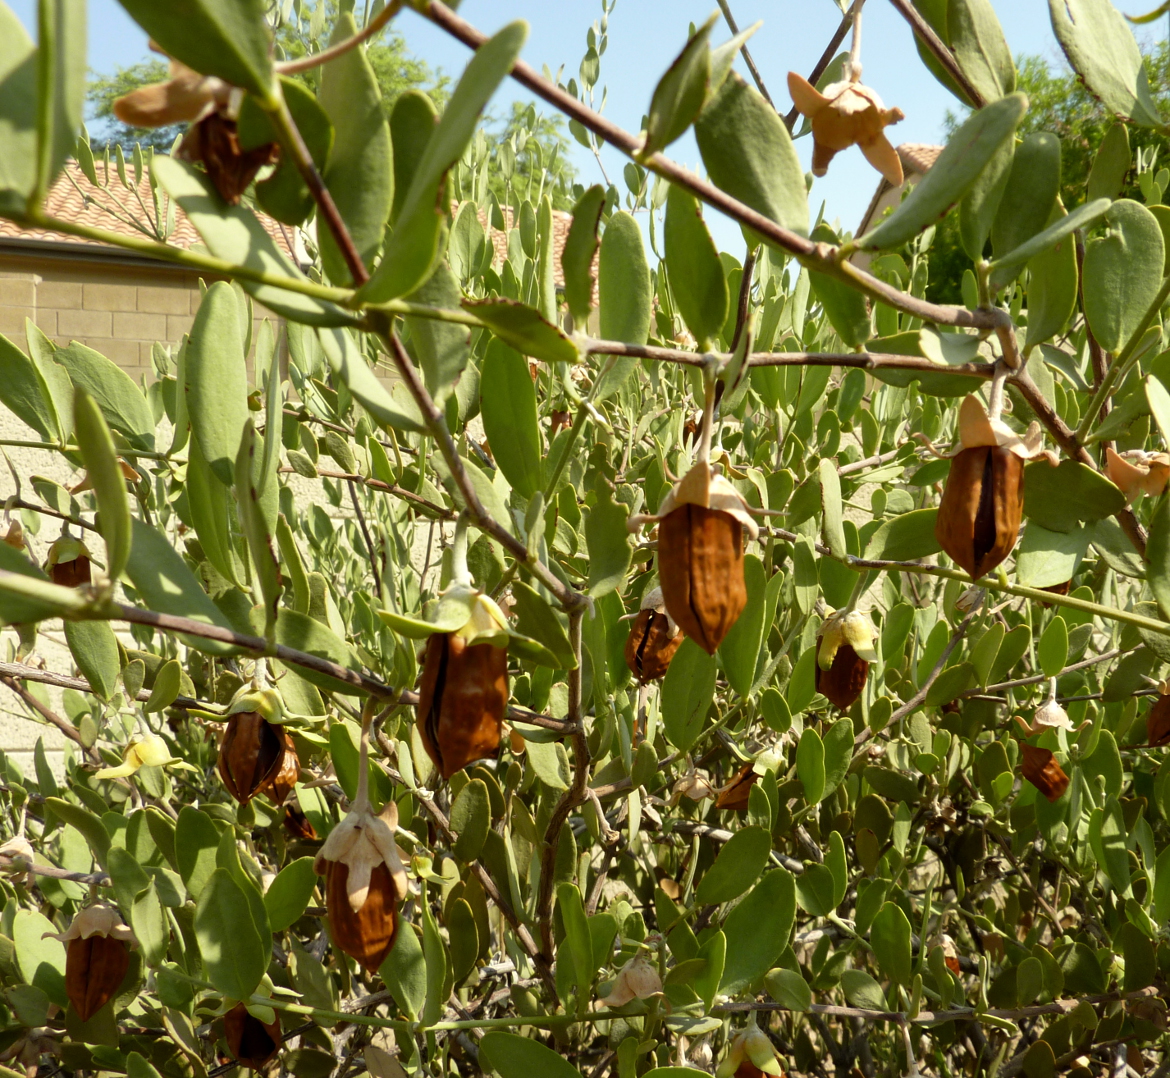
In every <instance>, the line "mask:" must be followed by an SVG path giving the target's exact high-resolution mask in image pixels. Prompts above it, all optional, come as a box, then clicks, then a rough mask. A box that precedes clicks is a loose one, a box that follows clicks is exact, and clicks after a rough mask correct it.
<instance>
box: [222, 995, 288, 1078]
mask: <svg viewBox="0 0 1170 1078" xmlns="http://www.w3.org/2000/svg"><path fill="white" fill-rule="evenodd" d="M223 1037H224V1040H225V1041H227V1046H228V1051H229V1052H231V1054H232V1057H233V1058H234V1059H235V1060H236V1061H237V1062H239V1063H241V1064H243V1065H244V1066H245V1067H251V1068H252V1070H254V1071H259V1070H263V1069H264V1068H265V1067H267V1066H268V1064H269V1063H271V1062H272V1061H273V1059H275V1058H276V1053H277V1052H279V1051H280V1045H281V1042H282V1041H283V1040H284V1034H282V1033H281V1031H280V1018H279V1017H278V1018H277V1019H276V1020H275V1021H274V1022H272V1023H268V1022H261V1021H260V1019H259V1018H257V1017H256V1016H255V1015H254V1014H250V1013H249V1011H248V1008H247V1007H245V1006H244V1005H243V1004H242V1003H237V1004H236V1005H235V1006H234V1007H233V1008H232V1009H231V1010H230V1011H228V1012H227V1014H225V1015H224V1016H223Z"/></svg>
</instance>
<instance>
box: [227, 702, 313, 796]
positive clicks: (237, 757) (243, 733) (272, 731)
mask: <svg viewBox="0 0 1170 1078" xmlns="http://www.w3.org/2000/svg"><path fill="white" fill-rule="evenodd" d="M290 755H291V757H292V760H293V761H294V762H295V760H296V755H297V754H296V750H295V749H294V748H293V747H292V740H291V739H290V738H289V736H288V733H287V732H286V731H285V729H284V727H283V726H278V725H276V724H275V723H271V722H267V721H265V719H264V718H263V717H262V716H261V715H260V714H259V712H256V711H241V712H237V713H236V714H234V715H232V716H231V717H230V718H229V719H228V721H227V726H226V727H225V729H224V732H223V737H222V738H221V740H220V743H219V761H218V768H219V777H220V778H221V779H223V784H224V785H225V786H226V787H227V790H228V793H230V794H231V795H232V797H234V798H235V799H236V800H237V801H239V803H240V804H241V805H246V804H247V803H248V802H249V801H251V800H252V798H253V797H255V796H256V795H257V794H258V793H262V792H263V791H264V790H265V789H267V788H268V786H269V785H270V784H271V783H272V782H273V781H274V780H275V779H276V778H277V777H278V776H279V775H280V774H281V773H282V769H283V768H284V767H285V761H286V760H287V759H288V757H289V756H290ZM293 782H294V783H295V782H296V774H295V773H294V775H293ZM287 794H288V789H286V790H285V795H286V796H287ZM280 800H281V801H283V800H284V798H280Z"/></svg>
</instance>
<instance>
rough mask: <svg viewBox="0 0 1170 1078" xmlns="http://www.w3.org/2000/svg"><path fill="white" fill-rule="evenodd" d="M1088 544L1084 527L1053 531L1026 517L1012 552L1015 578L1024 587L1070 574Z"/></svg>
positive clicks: (1058, 580) (1046, 585)
mask: <svg viewBox="0 0 1170 1078" xmlns="http://www.w3.org/2000/svg"><path fill="white" fill-rule="evenodd" d="M1088 548H1089V533H1088V529H1086V528H1075V529H1073V530H1072V531H1071V532H1053V531H1049V530H1048V529H1047V528H1043V527H1041V526H1040V525H1039V524H1037V523H1036V521H1034V520H1029V521H1028V523H1027V525H1026V526H1025V528H1024V537H1023V539H1021V540H1020V547H1019V550H1018V551H1017V552H1016V580H1017V582H1018V583H1020V584H1023V585H1024V586H1025V587H1027V588H1051V587H1052V586H1053V585H1055V584H1063V583H1064V582H1065V581H1067V580H1071V579H1072V578H1073V574H1074V573H1075V572H1076V571H1077V569H1078V568H1079V567H1080V564H1081V559H1082V558H1084V556H1085V552H1086V551H1087V550H1088Z"/></svg>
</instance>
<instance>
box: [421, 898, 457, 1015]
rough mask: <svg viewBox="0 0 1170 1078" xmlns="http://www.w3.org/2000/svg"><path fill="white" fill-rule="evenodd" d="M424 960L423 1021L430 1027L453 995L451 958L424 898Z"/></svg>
mask: <svg viewBox="0 0 1170 1078" xmlns="http://www.w3.org/2000/svg"><path fill="white" fill-rule="evenodd" d="M421 914H422V917H421V920H422V937H423V958H424V959H425V960H426V964H427V998H426V1002H425V1003H424V1004H423V1009H422V1020H423V1021H424V1022H426V1023H427V1024H428V1025H430V1024H432V1023H433V1022H437V1021H438V1020H439V1018H440V1016H441V1015H442V1013H443V1007H444V1006H445V1005H446V1002H447V999H448V998H449V997H450V995H451V986H450V985H449V984H448V981H449V980H450V979H451V956H450V955H449V954H448V953H447V948H446V945H445V944H444V943H443V937H442V936H441V935H439V926H438V925H437V924H436V923H435V918H434V917H433V916H432V914H431V907H430V903H428V902H427V901H426V899H425V897H424V899H423V901H422V903H421Z"/></svg>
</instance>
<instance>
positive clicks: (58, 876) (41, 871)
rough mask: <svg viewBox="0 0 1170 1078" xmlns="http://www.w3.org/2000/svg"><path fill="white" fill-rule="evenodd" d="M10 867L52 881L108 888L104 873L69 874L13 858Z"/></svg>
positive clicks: (62, 870)
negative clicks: (66, 881) (67, 881)
mask: <svg viewBox="0 0 1170 1078" xmlns="http://www.w3.org/2000/svg"><path fill="white" fill-rule="evenodd" d="M10 865H12V866H17V867H19V869H20V871H21V872H31V873H32V874H33V875H34V876H48V877H49V878H50V879H54V880H71V881H72V882H73V883H83V884H85V885H86V886H87V887H109V886H110V877H109V876H107V875H106V874H105V873H104V872H70V871H69V870H68V869H64V868H57V866H56V865H34V864H29V863H28V862H27V861H25V860H24V858H14V859H13V860H12V861H11V862H10Z"/></svg>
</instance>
